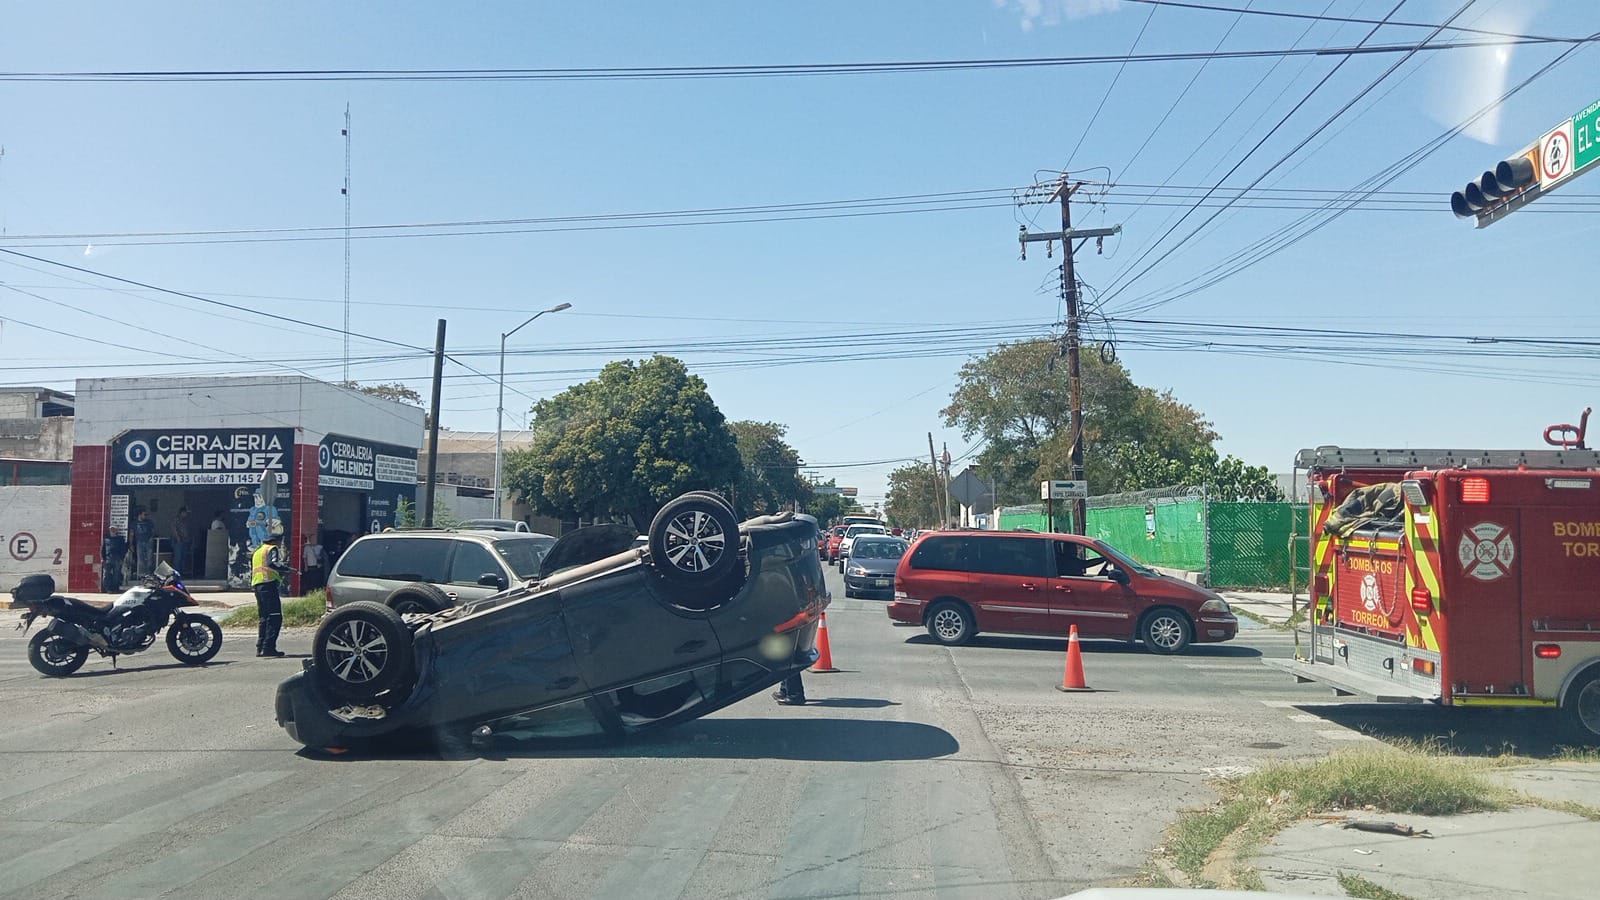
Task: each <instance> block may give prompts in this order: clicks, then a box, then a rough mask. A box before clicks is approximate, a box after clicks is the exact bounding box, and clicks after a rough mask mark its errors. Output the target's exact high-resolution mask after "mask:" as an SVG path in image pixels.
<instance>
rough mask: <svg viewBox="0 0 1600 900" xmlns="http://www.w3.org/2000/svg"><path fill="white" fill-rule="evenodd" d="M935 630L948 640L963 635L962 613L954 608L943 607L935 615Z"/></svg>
mask: <svg viewBox="0 0 1600 900" xmlns="http://www.w3.org/2000/svg"><path fill="white" fill-rule="evenodd" d="M933 627H934V630H936V631H938V632H939V636H940V637H942V638H944V639H945V640H947V641H953V640H955V639H956V638H958V637H960V636H961V631H962V629H963V627H964V626H963V623H962V621H961V614H960V613H958V612H956V611H955V610H953V609H941V610H939V611H938V612H937V613H935V614H934V617H933Z"/></svg>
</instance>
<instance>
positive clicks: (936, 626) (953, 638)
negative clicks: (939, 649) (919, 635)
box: [927, 600, 978, 647]
mask: <svg viewBox="0 0 1600 900" xmlns="http://www.w3.org/2000/svg"><path fill="white" fill-rule="evenodd" d="M927 621H928V634H929V635H931V636H932V637H933V639H934V640H936V641H938V642H939V643H941V644H944V645H945V646H947V647H955V646H959V645H961V644H965V643H966V642H967V641H970V640H972V635H973V634H974V633H976V632H977V630H978V627H977V623H976V622H974V621H972V613H971V612H969V611H968V610H967V608H966V607H965V606H962V605H961V604H959V603H951V602H949V601H948V600H947V601H945V602H943V603H936V604H934V606H933V608H932V609H930V610H928V620H927Z"/></svg>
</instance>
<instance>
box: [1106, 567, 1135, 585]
mask: <svg viewBox="0 0 1600 900" xmlns="http://www.w3.org/2000/svg"><path fill="white" fill-rule="evenodd" d="M1106 577H1107V578H1109V579H1111V580H1112V581H1115V582H1116V583H1117V584H1128V583H1129V582H1131V581H1133V579H1132V578H1131V577H1129V575H1128V573H1127V572H1124V571H1122V570H1121V569H1112V570H1111V571H1109V572H1107V573H1106Z"/></svg>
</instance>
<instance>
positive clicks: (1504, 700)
mask: <svg viewBox="0 0 1600 900" xmlns="http://www.w3.org/2000/svg"><path fill="white" fill-rule="evenodd" d="M1450 702H1451V703H1453V704H1455V705H1456V706H1555V705H1556V701H1554V700H1540V699H1538V698H1537V697H1463V696H1461V695H1460V694H1456V695H1455V696H1454V697H1452V698H1450Z"/></svg>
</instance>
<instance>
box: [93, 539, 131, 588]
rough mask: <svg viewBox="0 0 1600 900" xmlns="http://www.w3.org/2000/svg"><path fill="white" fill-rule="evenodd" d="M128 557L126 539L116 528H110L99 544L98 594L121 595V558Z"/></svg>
mask: <svg viewBox="0 0 1600 900" xmlns="http://www.w3.org/2000/svg"><path fill="white" fill-rule="evenodd" d="M127 555H128V539H127V538H125V537H123V536H122V531H121V530H120V529H118V528H117V526H115V525H113V526H111V530H110V531H107V532H106V537H105V540H103V541H101V542H100V592H101V593H103V594H120V593H122V558H123V557H124V556H127Z"/></svg>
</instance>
